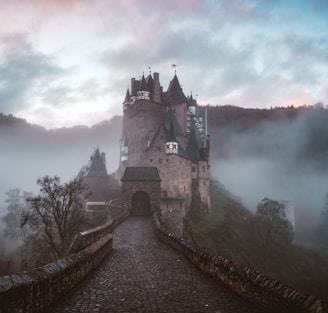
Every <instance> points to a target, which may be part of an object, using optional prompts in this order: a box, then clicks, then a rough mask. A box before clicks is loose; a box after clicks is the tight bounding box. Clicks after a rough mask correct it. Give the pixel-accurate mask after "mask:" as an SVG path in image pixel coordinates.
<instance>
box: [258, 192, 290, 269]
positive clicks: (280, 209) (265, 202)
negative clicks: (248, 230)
mask: <svg viewBox="0 0 328 313" xmlns="http://www.w3.org/2000/svg"><path fill="white" fill-rule="evenodd" d="M255 218H256V226H257V227H256V228H257V232H258V240H259V241H260V243H261V246H262V256H263V259H262V267H263V269H265V268H266V267H267V263H268V260H269V257H270V256H272V254H273V253H274V252H277V253H279V251H281V249H284V248H286V247H288V246H290V245H291V243H292V241H293V237H294V231H293V226H292V224H291V223H290V222H289V221H288V220H287V215H286V210H285V205H284V204H282V203H280V202H278V201H275V200H271V199H268V198H264V199H262V201H261V202H260V203H259V204H258V205H257V211H256V215H255Z"/></svg>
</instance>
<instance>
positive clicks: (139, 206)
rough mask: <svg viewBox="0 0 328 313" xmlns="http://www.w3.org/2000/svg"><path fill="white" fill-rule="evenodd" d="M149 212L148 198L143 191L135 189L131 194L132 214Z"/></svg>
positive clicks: (147, 213)
mask: <svg viewBox="0 0 328 313" xmlns="http://www.w3.org/2000/svg"><path fill="white" fill-rule="evenodd" d="M150 213H151V212H150V198H149V195H148V194H147V193H146V192H144V191H137V192H136V193H135V194H134V195H133V196H132V212H131V214H132V215H149V214H150Z"/></svg>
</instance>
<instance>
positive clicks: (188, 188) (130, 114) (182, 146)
mask: <svg viewBox="0 0 328 313" xmlns="http://www.w3.org/2000/svg"><path fill="white" fill-rule="evenodd" d="M209 149H210V139H209V135H208V134H207V125H206V116H205V117H203V116H200V114H199V107H198V104H197V101H196V100H195V99H194V98H193V97H192V95H190V96H188V97H186V96H185V94H184V92H183V90H182V88H181V85H180V83H179V80H178V77H177V75H176V73H175V75H174V77H173V79H172V80H171V82H170V84H169V87H168V89H167V91H163V87H162V86H161V84H160V80H159V73H153V75H152V74H151V73H150V74H149V75H148V76H147V77H145V76H144V75H142V78H141V79H139V80H136V79H135V78H132V79H131V85H130V89H129V88H128V89H127V91H126V95H125V99H124V101H123V127H122V138H121V140H120V162H119V167H118V170H117V172H116V179H117V181H118V182H120V184H121V186H122V192H123V196H124V197H126V199H127V204H128V205H129V206H131V207H130V208H131V210H132V213H134V214H144V213H147V211H156V212H157V213H158V215H159V217H160V218H161V219H162V222H163V223H164V224H165V225H167V227H168V228H169V229H171V230H172V231H174V232H175V233H176V234H178V235H182V231H183V219H184V217H185V216H186V214H187V213H188V210H189V209H190V207H191V205H192V204H193V203H194V204H195V205H196V206H197V207H198V208H199V209H200V210H203V211H204V212H205V213H207V212H209V211H210V209H211V200H210V157H209V152H210V151H209Z"/></svg>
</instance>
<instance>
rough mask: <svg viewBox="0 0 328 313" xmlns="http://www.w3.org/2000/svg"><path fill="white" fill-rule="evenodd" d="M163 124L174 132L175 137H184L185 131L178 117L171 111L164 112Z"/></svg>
mask: <svg viewBox="0 0 328 313" xmlns="http://www.w3.org/2000/svg"><path fill="white" fill-rule="evenodd" d="M163 124H164V126H165V128H166V130H167V131H168V132H169V131H172V132H173V134H174V137H179V136H180V137H182V136H183V131H182V129H181V126H180V124H179V122H178V120H177V117H176V116H175V114H173V113H172V112H171V111H168V112H165V113H164V115H163Z"/></svg>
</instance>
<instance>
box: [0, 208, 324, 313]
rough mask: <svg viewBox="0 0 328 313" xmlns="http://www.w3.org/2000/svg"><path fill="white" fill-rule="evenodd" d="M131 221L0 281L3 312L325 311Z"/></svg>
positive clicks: (149, 224)
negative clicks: (63, 255) (65, 254)
mask: <svg viewBox="0 0 328 313" xmlns="http://www.w3.org/2000/svg"><path fill="white" fill-rule="evenodd" d="M128 216H129V215H128V212H123V213H121V214H120V215H119V216H118V217H117V218H116V219H114V220H113V221H112V222H110V223H108V224H105V225H103V226H100V227H97V228H95V229H92V230H88V231H85V232H83V233H80V235H79V236H77V239H78V240H76V242H75V243H76V244H75V245H72V250H73V251H74V253H73V254H71V255H70V256H68V257H67V258H65V259H63V260H59V261H57V262H55V263H52V264H48V265H45V266H43V267H42V268H38V269H34V270H31V271H29V272H22V273H16V274H12V275H8V276H4V277H0V313H12V312H39V311H42V310H43V311H42V312H44V313H48V312H49V313H57V312H80V313H82V312H103V313H104V312H117V313H123V312H124V313H127V312H137V313H138V312H140V313H141V312H159V313H164V312H170V313H171V312H197V313H199V312H212V313H229V312H231V313H232V312H233V313H235V312H249V313H251V312H254V313H255V312H279V313H281V312H288V313H290V312H293V313H296V312H297V313H302V312H310V313H325V312H328V305H327V303H326V302H323V301H322V300H320V299H316V298H315V297H313V296H311V295H306V294H304V293H302V292H300V291H298V290H295V289H293V288H291V287H289V286H286V285H284V284H282V283H281V282H279V281H275V280H271V279H270V278H268V277H266V276H265V275H263V274H261V273H259V272H257V271H256V270H254V269H251V268H248V267H243V266H240V265H237V264H235V263H233V262H231V261H229V260H227V259H224V258H222V257H219V256H211V255H209V254H208V253H206V252H204V251H199V250H195V249H194V248H193V247H192V246H190V245H189V244H188V243H186V242H184V241H183V240H181V239H179V238H176V237H175V236H174V235H173V234H170V233H169V232H168V231H167V230H165V229H164V228H163V227H162V226H161V225H160V223H159V221H158V219H157V216H156V215H155V214H154V216H153V218H152V217H150V216H130V217H128ZM127 217H128V218H127ZM122 221H123V222H122ZM121 222H122V223H121ZM120 223H121V224H120ZM117 225H118V226H117ZM111 234H112V235H111ZM110 252H111V253H110ZM91 271H92V272H91ZM83 279H84V280H83ZM78 282H80V283H79V284H78ZM73 286H75V287H73ZM72 287H73V288H72ZM227 287H228V288H227ZM50 303H51V306H49V304H50Z"/></svg>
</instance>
